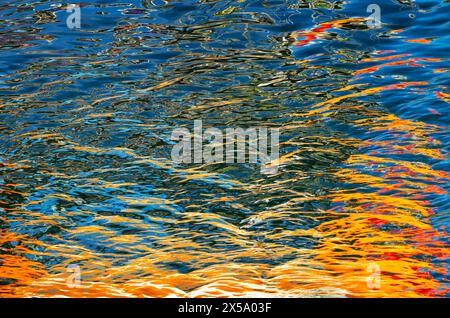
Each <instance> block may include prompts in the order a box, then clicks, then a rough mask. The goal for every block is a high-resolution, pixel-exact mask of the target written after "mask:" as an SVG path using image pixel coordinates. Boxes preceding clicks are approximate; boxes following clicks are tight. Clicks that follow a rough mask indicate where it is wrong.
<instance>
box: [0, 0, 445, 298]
mask: <svg viewBox="0 0 450 318" xmlns="http://www.w3.org/2000/svg"><path fill="white" fill-rule="evenodd" d="M373 2H374V3H376V4H378V5H379V6H380V8H381V22H382V23H383V24H382V25H381V27H380V28H369V27H368V24H367V18H368V16H369V15H370V13H368V12H367V11H366V9H367V5H368V4H369V2H366V1H353V0H349V1H346V2H344V1H324V0H317V1H313V0H310V1H308V0H300V1H298V0H297V1H276V0H273V1H270V0H267V1H245V0H237V1H208V0H200V1H182V2H175V1H167V2H164V1H157V0H155V1H153V2H152V1H149V0H146V1H130V0H125V1H121V2H117V3H114V2H112V1H110V2H105V1H87V2H83V3H82V4H81V28H80V29H72V30H71V29H69V28H68V27H67V25H66V19H67V17H68V16H69V14H70V13H68V12H66V7H65V4H64V5H63V4H58V3H57V2H53V1H22V0H20V1H2V2H1V4H0V54H1V56H2V58H1V60H0V74H1V77H0V144H1V148H0V151H1V153H0V171H1V173H0V296H2V297H20V296H77V297H79V296H89V297H93V296H139V297H142V296H150V297H154V296H156V297H163V296H182V297H186V296H189V297H197V296H202V297H213V296H236V297H240V296H280V297H290V296H295V297H298V296H349V297H355V296H356V297H361V296H362V297H366V296H373V297H386V296H390V297H397V296H402V297H417V296H418V297H428V296H434V297H436V296H437V297H439V296H449V295H450V286H449V278H450V274H449V272H448V270H449V243H450V239H449V231H450V217H449V212H450V197H449V194H448V191H449V189H450V182H449V180H450V161H449V150H450V135H449V123H450V115H449V111H448V109H449V103H450V89H449V83H450V77H449V72H450V67H449V60H448V58H449V49H450V44H449V43H450V36H449V33H448V30H449V27H450V22H449V16H450V10H449V9H450V3H449V2H448V1H409V0H402V1H400V0H397V1H390V0H376V1H373ZM195 119H202V120H203V125H204V126H205V127H218V128H221V129H223V128H226V127H256V126H258V127H261V126H265V127H278V128H280V134H281V135H280V143H281V144H280V152H281V153H280V167H279V170H278V173H277V174H275V175H264V174H261V173H260V169H259V167H258V166H257V165H254V164H176V163H174V162H173V161H172V160H171V157H170V153H171V149H172V146H173V141H171V140H170V136H171V132H172V129H173V128H176V127H188V128H191V127H192V124H193V120H195ZM73 266H78V268H79V269H80V273H81V286H75V287H74V286H71V285H70V284H68V279H69V278H70V275H71V274H72V272H71V269H72V268H73ZM375 274H377V275H378V274H379V276H376V277H379V278H380V285H379V286H375V287H374V285H373V284H370V279H372V278H373V277H375V276H373V275H375Z"/></svg>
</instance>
